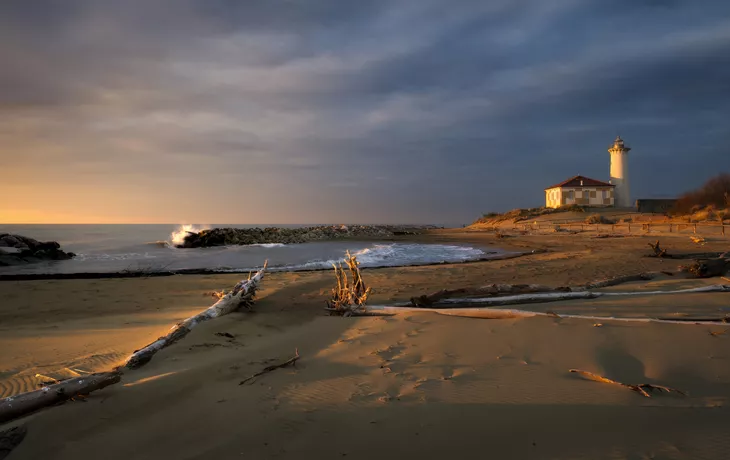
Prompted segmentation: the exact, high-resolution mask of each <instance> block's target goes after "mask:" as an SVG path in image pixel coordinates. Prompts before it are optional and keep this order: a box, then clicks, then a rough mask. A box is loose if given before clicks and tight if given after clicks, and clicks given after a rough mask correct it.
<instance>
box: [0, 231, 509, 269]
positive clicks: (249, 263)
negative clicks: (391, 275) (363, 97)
mask: <svg viewBox="0 0 730 460" xmlns="http://www.w3.org/2000/svg"><path fill="white" fill-rule="evenodd" d="M305 226H310V225H272V224H263V225H230V224H214V225H177V224H113V225H112V224H104V225H95V224H94V225H92V224H89V225H76V224H67V225H58V224H48V225H45V224H44V225H41V224H33V225H31V224H28V225H23V224H0V233H14V234H19V235H23V236H27V237H30V238H34V239H37V240H39V241H57V242H59V243H60V244H61V248H62V249H63V250H64V251H67V252H69V251H70V252H74V253H76V257H74V258H73V259H70V260H61V261H47V262H41V263H35V264H27V265H20V266H10V267H0V274H57V273H106V272H119V271H124V270H128V271H168V270H180V269H213V270H219V271H231V272H239V271H247V270H254V269H256V268H257V267H260V266H261V265H262V264H263V262H264V260H268V261H269V268H270V270H272V271H302V270H317V269H327V268H330V267H331V266H332V264H333V263H336V262H339V261H342V260H343V258H344V256H345V252H346V251H349V252H350V253H351V254H353V255H355V256H357V259H358V261H359V262H360V264H361V267H364V268H369V267H397V266H410V265H427V264H434V263H441V262H449V263H455V262H466V261H470V260H478V259H482V258H486V257H490V256H492V255H496V254H499V253H500V251H499V250H498V249H496V248H487V247H475V246H474V245H469V244H423V243H409V242H392V241H382V242H378V241H355V240H340V241H323V242H311V243H303V244H286V245H285V244H253V245H247V246H223V247H212V248H196V249H178V248H176V247H175V244H176V243H179V242H181V241H182V238H183V237H184V236H185V234H186V232H187V231H199V230H201V229H206V228H215V227H236V228H252V227H261V228H264V227H290V228H295V227H305Z"/></svg>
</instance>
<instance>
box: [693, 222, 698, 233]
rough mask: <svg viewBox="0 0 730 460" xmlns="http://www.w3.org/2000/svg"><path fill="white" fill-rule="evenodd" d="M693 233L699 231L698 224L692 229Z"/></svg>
mask: <svg viewBox="0 0 730 460" xmlns="http://www.w3.org/2000/svg"><path fill="white" fill-rule="evenodd" d="M692 233H697V224H695V225H694V228H693V229H692Z"/></svg>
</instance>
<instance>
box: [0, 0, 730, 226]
mask: <svg viewBox="0 0 730 460" xmlns="http://www.w3.org/2000/svg"><path fill="white" fill-rule="evenodd" d="M0 60H1V61H0V62H1V66H2V67H1V68H0V69H1V70H0V159H2V160H3V164H4V165H5V167H6V171H5V173H4V176H5V177H6V178H7V179H6V180H4V181H3V182H2V183H0V191H2V192H3V193H4V194H5V193H10V194H12V195H13V196H14V197H15V198H14V203H15V204H14V206H15V207H14V208H12V209H10V210H7V209H6V210H4V212H3V209H2V208H0V219H12V215H13V214H12V213H11V212H14V213H16V215H22V213H21V212H20V211H21V210H22V209H21V208H28V209H32V210H35V211H37V212H41V213H43V212H45V210H47V209H50V208H52V209H53V210H55V211H59V210H61V211H63V212H61V214H52V215H54V216H55V215H69V216H82V217H77V218H79V219H83V220H94V218H95V217H97V218H98V219H99V220H104V221H108V220H117V221H130V220H131V221H158V222H159V221H199V222H204V221H208V222H213V221H218V222H221V221H229V222H230V221H238V222H281V223H286V222H323V221H381V222H385V221H388V222H396V221H401V222H402V221H412V222H415V221H420V222H444V223H446V222H448V223H457V222H468V221H470V220H471V219H472V218H473V217H476V216H478V215H479V214H480V213H481V212H483V211H491V210H505V209H508V208H513V207H517V206H536V205H540V204H542V202H543V195H542V189H543V187H545V186H546V185H549V184H552V183H555V182H558V181H560V180H562V179H564V178H566V177H569V176H572V175H575V174H584V175H588V176H593V177H596V178H598V179H607V176H608V153H607V152H606V148H607V146H608V144H609V143H610V142H611V141H612V139H613V137H614V136H615V135H616V134H617V133H620V134H621V135H622V136H623V137H624V138H625V139H626V140H627V142H628V143H629V144H630V145H632V147H633V150H632V152H631V154H630V155H631V159H630V167H631V171H630V172H631V178H632V182H633V186H632V188H633V192H634V193H635V195H636V196H637V197H638V196H641V197H659V196H671V195H674V194H677V193H679V192H681V191H683V190H685V189H688V188H692V187H695V186H697V185H698V184H699V183H701V182H702V181H703V180H704V179H705V178H707V177H708V176H710V175H712V174H714V173H716V172H718V171H722V170H725V171H726V170H728V169H729V168H730V147H728V145H729V144H730V134H729V131H728V130H727V121H726V120H727V119H729V118H730V3H728V2H725V1H721V0H717V1H709V0H708V1H703V2H697V1H689V0H688V1H682V0H642V1H639V0H613V1H604V0H600V1H599V0H554V1H552V0H551V1H549V2H547V1H543V0H492V1H476V0H462V1H459V2H448V1H444V0H402V1H385V0H370V1H360V2H344V1H340V0H311V1H307V2H299V1H292V0H256V1H247V2H237V1H233V0H205V1H204V0H174V1H173V0H152V1H141V0H140V1H127V2H112V1H103V0H68V1H51V0H47V1H35V2H28V1H24V0H5V1H3V2H0ZM247 199H251V200H250V201H247ZM244 203H245V204H244ZM84 210H88V212H87V213H86V214H84ZM64 213H65V214H64ZM89 213H91V214H89Z"/></svg>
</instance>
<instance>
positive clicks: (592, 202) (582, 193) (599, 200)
mask: <svg viewBox="0 0 730 460" xmlns="http://www.w3.org/2000/svg"><path fill="white" fill-rule="evenodd" d="M572 204H577V205H580V206H613V205H614V191H613V187H565V188H561V187H556V188H550V189H547V190H545V207H548V208H557V207H560V206H569V205H572Z"/></svg>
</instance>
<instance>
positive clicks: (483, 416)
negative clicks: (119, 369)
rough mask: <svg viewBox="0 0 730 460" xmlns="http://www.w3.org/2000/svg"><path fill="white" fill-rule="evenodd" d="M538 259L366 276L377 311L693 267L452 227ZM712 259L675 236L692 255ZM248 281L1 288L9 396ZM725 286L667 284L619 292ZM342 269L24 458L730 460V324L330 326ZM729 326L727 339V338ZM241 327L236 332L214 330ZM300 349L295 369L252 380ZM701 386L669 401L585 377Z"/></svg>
mask: <svg viewBox="0 0 730 460" xmlns="http://www.w3.org/2000/svg"><path fill="white" fill-rule="evenodd" d="M423 238H424V239H426V240H428V241H438V242H443V241H467V242H473V243H476V244H487V245H494V246H501V247H505V248H506V249H512V250H532V249H548V250H549V251H550V252H547V253H544V254H534V255H530V256H526V257H522V258H517V259H510V260H501V261H490V262H478V263H469V264H461V265H436V266H428V267H408V268H389V269H374V270H363V276H364V278H365V280H366V281H367V282H368V283H369V284H370V285H371V286H372V287H373V288H374V289H375V293H374V295H373V296H372V299H371V302H370V303H372V304H387V303H392V302H397V301H404V300H408V299H409V298H410V297H411V296H414V295H420V294H424V293H430V292H433V291H436V290H439V289H443V288H448V287H468V286H480V285H484V284H489V283H518V282H520V283H528V282H529V283H541V284H549V285H555V286H557V285H568V284H570V285H575V284H581V283H585V282H588V281H594V280H597V279H601V278H605V277H610V276H617V275H623V274H629V273H638V272H642V271H655V270H671V269H675V268H676V267H677V265H679V264H680V263H681V261H674V260H660V259H654V258H645V257H642V255H643V254H646V253H648V249H649V248H648V246H647V245H646V243H647V242H648V241H650V239H649V238H642V237H636V238H621V239H592V238H589V237H584V236H581V235H554V236H553V235H542V236H519V237H516V238H509V239H507V240H499V241H497V240H495V239H494V237H493V236H492V235H489V234H484V233H465V232H437V233H436V234H433V235H430V236H428V237H423ZM726 241H727V240H717V241H709V242H708V244H707V245H706V246H705V247H703V248H701V249H698V247H697V246H695V245H694V244H692V243H691V242H690V241H688V239H687V238H686V237H683V238H680V237H676V238H674V239H672V238H667V239H666V245H667V246H668V247H669V248H670V249H674V250H675V251H680V250H681V251H699V250H702V251H713V250H722V249H726V248H727V244H726ZM238 279H239V277H238V276H236V275H216V276H174V277H165V278H147V279H127V280H124V279H114V280H89V281H85V280H75V281H51V282H49V281H43V282H40V281H23V282H6V283H0V298H3V299H4V300H3V303H2V304H1V305H0V349H2V350H3V352H2V355H0V379H1V380H0V390H1V391H3V392H4V394H5V395H8V394H11V393H17V392H20V391H26V390H29V389H32V388H33V387H34V386H35V385H37V383H38V381H37V379H36V378H35V377H32V376H34V375H35V374H36V373H38V374H43V375H49V376H53V377H59V376H66V375H73V374H70V373H71V372H80V373H83V372H86V371H94V370H105V369H108V368H109V367H111V366H112V365H114V364H115V363H119V362H121V361H122V360H123V358H124V357H126V356H127V355H128V354H129V353H130V352H132V351H133V350H134V349H136V348H138V347H139V346H142V345H144V344H146V343H148V342H150V341H151V340H153V339H154V338H156V337H157V336H159V335H161V334H164V333H165V332H166V331H167V330H168V329H169V328H170V326H172V325H173V324H174V322H175V321H178V320H180V319H182V318H185V317H187V316H189V315H191V314H194V313H195V312H197V311H200V310H202V309H204V308H206V307H207V306H209V305H210V304H212V303H213V301H214V299H213V298H212V297H211V295H210V292H211V291H215V290H221V289H229V288H230V287H231V286H233V284H234V283H235V282H236V281H237V280H238ZM709 283H723V281H722V280H720V279H712V280H677V279H671V278H668V279H659V280H652V281H647V282H640V283H631V284H626V285H622V286H618V287H614V288H610V290H614V291H616V290H666V289H679V288H687V287H696V286H703V285H707V284H709ZM332 284H333V276H332V273H330V272H308V273H271V274H268V275H267V277H266V278H265V279H264V281H263V284H262V289H261V291H260V295H259V298H258V300H257V302H256V304H255V312H254V313H243V312H241V313H234V314H231V315H229V316H226V317H223V318H219V319H216V320H214V321H210V322H206V323H203V324H201V325H200V326H198V327H197V328H196V329H194V330H193V332H192V333H191V334H189V335H188V336H187V337H185V338H184V339H183V340H182V341H180V342H178V343H176V344H174V345H173V346H171V347H169V348H167V349H165V350H163V351H161V352H160V353H158V354H157V355H156V356H155V357H154V358H153V360H152V361H151V362H150V363H149V364H148V365H147V366H145V367H143V368H141V369H139V370H136V371H128V372H126V373H125V374H124V377H123V382H122V384H119V385H115V386H111V387H108V388H106V389H104V390H101V391H99V392H96V393H93V394H92V395H91V396H90V397H88V398H87V399H86V400H85V401H84V402H81V401H77V402H70V403H67V404H64V405H61V406H59V407H54V408H51V409H47V410H43V411H41V412H38V413H36V414H34V415H32V416H30V417H27V418H25V419H23V420H20V421H16V422H13V423H11V424H9V425H7V426H12V425H18V424H26V426H27V428H28V435H27V437H26V439H25V440H24V441H23V443H21V444H20V446H18V447H17V448H16V449H15V450H14V451H13V452H12V454H11V456H10V457H9V458H10V459H11V460H13V459H26V458H28V459H30V458H41V457H45V458H59V459H66V458H78V457H79V456H80V455H87V456H88V455H90V454H91V455H94V456H102V455H103V456H104V457H105V458H111V459H115V458H120V459H121V458H124V459H129V458H176V459H193V458H234V457H235V458H240V457H248V458H295V457H297V458H302V457H303V458H310V457H315V456H316V457H319V458H363V459H364V458H368V459H371V458H373V457H374V456H376V457H379V458H403V457H405V458H413V457H420V458H444V457H455V456H459V457H463V458H500V459H501V458H504V459H509V458H560V459H568V458H571V459H572V458H575V459H578V458H585V459H602V458H606V459H609V458H611V459H614V458H630V459H642V458H656V459H658V458H666V459H697V458H712V459H715V458H717V459H721V458H727V452H730V438H728V436H727V433H728V432H729V431H730V417H728V414H727V404H728V398H729V397H730V346H729V344H730V342H728V340H730V330H728V329H730V328H728V327H727V326H723V325H693V324H666V323H618V322H611V321H603V322H602V326H601V327H594V324H596V321H593V320H579V319H567V318H552V317H535V318H526V319H513V320H480V319H468V318H458V317H447V316H442V315H438V314H435V313H418V314H401V315H399V316H394V317H371V318H339V317H327V316H323V315H324V311H323V307H324V299H326V297H327V294H328V293H329V289H330V288H331V287H332ZM729 307H730V297H728V294H721V293H720V294H715V293H713V294H685V295H673V296H637V297H631V298H599V299H593V300H580V301H563V302H553V303H549V304H543V305H528V306H525V307H519V306H515V307H510V308H525V309H530V310H535V311H546V310H551V311H555V312H557V313H559V314H588V315H596V316H609V315H615V316H633V317H656V316H675V317H679V316H683V315H689V316H692V317H695V316H696V317H699V316H702V317H722V316H724V315H726V314H728V313H729V311H728V310H729ZM725 330H728V332H727V333H724V334H717V335H713V334H710V332H718V333H722V332H723V331H725ZM220 332H225V333H228V334H231V335H233V338H228V337H223V336H220V335H216V333H220ZM295 349H297V350H298V351H299V353H300V355H301V359H300V361H299V362H298V363H297V365H296V367H286V368H282V369H277V370H275V371H273V372H271V373H268V374H266V375H264V376H261V377H259V378H257V379H255V380H254V381H253V382H251V383H249V384H245V385H239V384H238V383H239V382H240V381H241V380H243V379H245V378H246V377H248V376H250V375H251V374H253V373H255V372H257V371H259V370H261V369H262V368H264V367H266V366H268V365H271V364H272V363H278V362H281V361H285V360H286V359H288V358H290V357H291V356H293V355H294V352H295ZM572 368H577V369H583V370H586V371H590V372H595V373H599V374H601V375H605V376H606V377H610V378H612V379H615V380H619V381H621V382H625V383H631V384H636V383H655V384H661V385H667V386H670V387H674V388H677V389H680V390H684V391H686V392H687V393H688V396H687V397H681V396H679V395H674V394H669V395H666V394H662V395H656V396H655V397H652V398H645V397H642V396H641V395H640V394H638V393H636V392H634V391H631V390H629V389H627V388H625V387H621V386H617V385H610V384H606V383H599V382H594V381H590V380H585V379H583V378H581V377H579V376H577V375H576V374H571V373H569V372H568V371H569V369H572Z"/></svg>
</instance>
